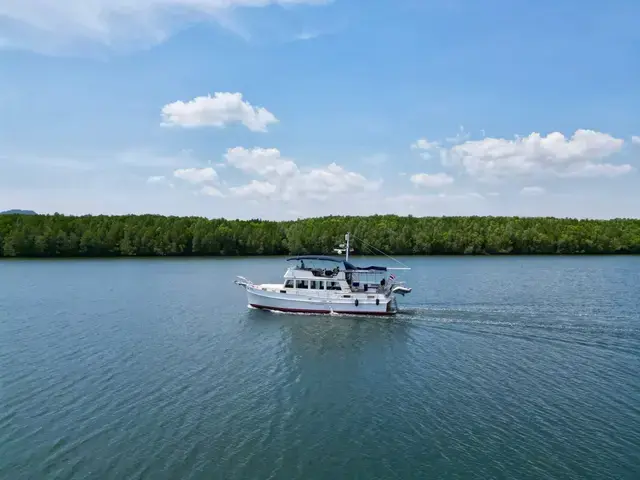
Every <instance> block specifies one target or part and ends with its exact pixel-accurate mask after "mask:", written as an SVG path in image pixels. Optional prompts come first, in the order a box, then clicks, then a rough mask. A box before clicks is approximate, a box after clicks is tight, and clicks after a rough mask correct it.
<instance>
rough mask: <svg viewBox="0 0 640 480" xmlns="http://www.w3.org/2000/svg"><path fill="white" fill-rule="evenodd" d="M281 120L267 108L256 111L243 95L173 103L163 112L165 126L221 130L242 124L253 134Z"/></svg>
mask: <svg viewBox="0 0 640 480" xmlns="http://www.w3.org/2000/svg"><path fill="white" fill-rule="evenodd" d="M277 122H278V119H277V118H276V117H275V115H273V113H271V112H270V111H269V110H267V109H266V108H263V107H254V106H253V105H251V104H250V103H249V102H247V101H245V100H243V99H242V94H241V93H228V92H216V93H215V94H214V96H213V97H212V96H211V95H208V96H206V97H196V98H194V99H193V100H191V101H188V102H183V101H181V100H178V101H177V102H173V103H169V104H168V105H165V106H164V107H163V108H162V125H164V126H181V127H207V126H209V127H219V128H222V127H224V126H226V125H228V124H231V123H242V124H243V125H244V126H245V127H247V128H248V129H249V130H251V131H253V132H266V131H267V126H268V125H270V124H272V123H277Z"/></svg>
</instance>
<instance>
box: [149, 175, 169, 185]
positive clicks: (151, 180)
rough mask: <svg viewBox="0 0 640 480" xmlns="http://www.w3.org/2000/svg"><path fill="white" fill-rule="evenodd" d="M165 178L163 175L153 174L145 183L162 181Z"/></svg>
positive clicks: (164, 180)
mask: <svg viewBox="0 0 640 480" xmlns="http://www.w3.org/2000/svg"><path fill="white" fill-rule="evenodd" d="M166 181H167V179H166V178H165V177H164V176H163V175H154V176H152V177H149V178H147V183H164V182H166Z"/></svg>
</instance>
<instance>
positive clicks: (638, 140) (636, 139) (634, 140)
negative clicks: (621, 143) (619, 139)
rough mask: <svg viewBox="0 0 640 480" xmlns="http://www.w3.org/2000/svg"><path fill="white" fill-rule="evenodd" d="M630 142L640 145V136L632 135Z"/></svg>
mask: <svg viewBox="0 0 640 480" xmlns="http://www.w3.org/2000/svg"><path fill="white" fill-rule="evenodd" d="M631 143H633V144H634V145H640V137H638V136H637V135H634V136H633V137H631Z"/></svg>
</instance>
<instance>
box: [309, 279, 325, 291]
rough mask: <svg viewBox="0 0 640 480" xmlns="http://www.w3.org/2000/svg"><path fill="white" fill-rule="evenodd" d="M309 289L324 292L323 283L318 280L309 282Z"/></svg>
mask: <svg viewBox="0 0 640 480" xmlns="http://www.w3.org/2000/svg"><path fill="white" fill-rule="evenodd" d="M311 288H312V289H313V290H324V282H323V281H320V280H311Z"/></svg>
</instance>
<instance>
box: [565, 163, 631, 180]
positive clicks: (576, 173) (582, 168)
mask: <svg viewBox="0 0 640 480" xmlns="http://www.w3.org/2000/svg"><path fill="white" fill-rule="evenodd" d="M633 170H634V168H633V167H632V166H631V165H628V164H623V165H613V164H611V163H590V162H586V163H582V164H576V165H572V166H571V167H569V168H567V170H566V171H565V172H562V173H559V176H562V177H618V176H620V175H625V174H627V173H631V172H632V171H633Z"/></svg>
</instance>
